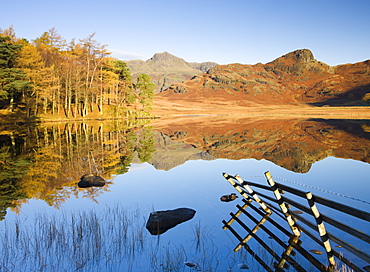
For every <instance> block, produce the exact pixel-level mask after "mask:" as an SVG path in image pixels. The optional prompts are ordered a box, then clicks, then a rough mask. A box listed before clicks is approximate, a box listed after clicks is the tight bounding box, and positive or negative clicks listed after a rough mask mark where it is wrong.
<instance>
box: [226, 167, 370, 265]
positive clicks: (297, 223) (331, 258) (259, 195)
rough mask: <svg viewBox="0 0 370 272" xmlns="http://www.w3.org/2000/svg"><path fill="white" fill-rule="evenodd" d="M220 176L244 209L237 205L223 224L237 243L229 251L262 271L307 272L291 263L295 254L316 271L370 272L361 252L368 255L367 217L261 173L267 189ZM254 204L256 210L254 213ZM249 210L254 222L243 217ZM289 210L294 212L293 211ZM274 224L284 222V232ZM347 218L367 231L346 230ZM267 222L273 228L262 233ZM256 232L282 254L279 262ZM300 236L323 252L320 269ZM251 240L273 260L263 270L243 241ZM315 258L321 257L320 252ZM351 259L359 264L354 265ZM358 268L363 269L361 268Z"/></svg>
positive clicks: (368, 258)
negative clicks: (242, 251)
mask: <svg viewBox="0 0 370 272" xmlns="http://www.w3.org/2000/svg"><path fill="white" fill-rule="evenodd" d="M223 176H224V177H225V179H226V180H227V181H228V182H229V183H230V184H231V185H232V186H233V187H234V188H235V189H236V190H237V191H238V192H239V193H240V194H241V195H242V196H243V199H242V201H243V203H244V204H243V206H240V205H236V207H237V209H238V210H237V212H236V213H230V216H231V218H230V220H229V221H225V220H224V221H223V224H224V226H223V228H224V229H225V230H226V229H228V230H230V231H231V232H232V233H233V235H234V236H235V237H236V238H237V240H238V241H239V244H238V245H237V246H236V248H235V249H234V251H238V250H240V249H241V248H245V249H246V250H247V252H249V253H250V254H251V255H252V256H253V257H254V258H255V259H256V260H257V262H258V263H259V264H260V265H261V266H262V267H263V268H264V269H265V270H266V271H284V269H285V268H287V267H289V266H291V267H293V268H294V269H295V270H296V271H306V269H305V268H304V267H302V266H301V264H299V262H297V261H296V260H295V259H294V258H293V255H295V254H296V253H295V251H294V249H295V250H296V251H297V252H298V253H299V254H300V255H301V256H303V257H304V258H305V259H306V260H307V261H309V263H311V264H312V265H313V266H315V267H316V268H317V269H318V270H319V271H334V270H336V269H338V267H340V265H343V264H345V265H347V266H348V267H349V268H351V269H352V270H354V271H369V270H368V268H369V266H368V265H369V264H370V255H369V253H367V252H366V248H367V249H368V251H369V249H370V235H369V232H370V224H367V223H368V222H370V213H368V212H366V211H362V210H359V209H356V208H354V207H350V206H347V205H344V204H342V203H339V202H335V201H332V200H328V199H325V198H322V197H320V196H317V195H314V194H312V193H311V192H304V191H301V190H298V189H295V188H292V187H289V186H286V185H284V184H280V183H277V182H275V181H274V180H273V178H272V176H271V174H270V173H269V172H266V173H265V177H266V180H267V185H263V184H259V183H255V182H251V181H245V180H243V179H242V178H241V177H240V176H238V175H235V176H231V175H228V174H226V173H223ZM271 192H272V193H271ZM286 195H289V196H286ZM301 198H303V201H299V200H293V199H301ZM302 202H303V203H302ZM256 204H257V205H258V206H259V207H256V206H255V205H256ZM319 205H320V206H322V207H326V208H325V209H326V210H327V211H330V214H332V211H335V213H338V212H339V213H341V214H346V216H348V218H349V219H348V220H346V221H348V222H349V223H348V224H345V223H343V222H340V221H339V220H336V219H334V218H331V217H329V216H327V215H325V214H323V213H320V212H319V208H318V206H319ZM248 207H249V208H250V209H249V210H253V214H256V215H255V216H253V215H252V212H248V210H247V208H248ZM292 207H294V208H295V209H298V210H296V211H292V209H291V208H292ZM320 208H321V207H320ZM241 215H244V216H246V217H247V218H248V219H249V220H251V221H252V222H253V224H255V226H254V228H253V229H251V228H249V227H248V226H247V224H246V223H245V221H243V220H242V219H241ZM256 217H260V218H261V219H257V218H256ZM279 218H280V221H281V218H282V219H284V222H286V227H284V226H283V224H281V222H280V223H279V222H278V221H279ZM352 218H354V219H357V220H360V221H362V222H363V221H365V225H367V230H366V232H365V231H361V230H358V229H356V228H355V227H353V224H351V221H352ZM233 222H237V223H238V227H239V228H240V227H241V228H242V229H243V230H245V231H246V232H247V236H245V237H244V238H243V237H242V236H241V235H240V234H239V233H238V231H237V230H236V229H237V228H235V227H234V226H232V224H233ZM248 222H250V221H248ZM266 222H269V223H270V226H273V227H274V231H272V230H271V229H270V228H268V227H266V224H265V223H266ZM326 226H330V228H331V231H330V232H328V231H327V230H326ZM260 229H261V230H263V231H264V232H265V233H266V234H267V235H269V238H271V239H273V240H274V241H276V242H277V244H278V245H279V246H281V247H282V248H283V254H282V255H280V256H279V255H278V254H277V253H276V251H277V250H273V249H272V248H271V247H270V246H269V245H268V244H267V243H266V242H264V241H263V239H261V238H259V236H258V235H257V231H258V230H260ZM276 230H278V232H276ZM337 232H342V233H345V234H346V235H345V236H347V237H348V235H349V238H347V239H346V240H344V239H342V238H339V237H338V236H337V235H334V234H333V233H337ZM277 233H279V234H283V235H285V237H289V242H288V244H286V243H284V242H283V241H282V239H281V238H279V235H276V234H277ZM347 234H348V235H347ZM303 235H307V237H308V239H311V240H313V241H314V242H315V243H316V244H317V245H319V246H321V247H322V248H323V249H324V250H325V252H326V256H327V258H326V259H327V261H326V262H325V263H323V262H322V261H319V260H318V259H317V258H315V257H314V255H312V251H309V250H306V249H305V248H304V247H303V246H302V236H303ZM280 237H281V236H280ZM252 238H253V239H255V240H256V241H257V242H258V243H259V244H260V245H261V246H262V247H263V248H264V249H265V250H266V252H268V253H269V254H270V255H271V256H272V257H273V259H274V260H275V262H274V265H273V266H271V265H269V264H267V263H266V262H265V261H264V260H263V258H261V257H260V256H258V255H257V254H256V252H254V251H253V250H252V249H251V248H250V247H249V246H248V241H249V240H251V239H252ZM348 240H351V241H352V240H356V241H359V243H362V244H363V245H364V246H363V247H362V248H365V250H362V249H359V248H358V247H356V246H353V245H352V244H351V242H348ZM332 243H335V244H337V246H336V247H338V248H340V249H341V250H342V248H343V249H345V250H346V252H338V250H335V249H333V247H332ZM316 253H321V251H318V252H316ZM347 255H348V256H349V258H348V257H347ZM354 259H356V260H358V261H354ZM359 264H360V265H359ZM360 266H361V267H362V268H360Z"/></svg>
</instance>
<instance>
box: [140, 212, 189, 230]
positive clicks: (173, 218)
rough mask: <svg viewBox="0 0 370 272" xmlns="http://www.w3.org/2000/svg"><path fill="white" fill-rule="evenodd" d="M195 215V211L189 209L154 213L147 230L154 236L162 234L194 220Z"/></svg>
mask: <svg viewBox="0 0 370 272" xmlns="http://www.w3.org/2000/svg"><path fill="white" fill-rule="evenodd" d="M194 215H195V211H194V210H192V209H188V208H178V209H175V210H167V211H156V212H152V213H150V216H149V219H148V222H147V223H146V228H147V230H148V231H149V232H150V234H152V235H158V234H162V233H164V232H166V231H167V230H169V229H171V228H173V227H175V226H177V225H178V224H180V223H183V222H185V221H188V220H190V219H192V218H193V217H194Z"/></svg>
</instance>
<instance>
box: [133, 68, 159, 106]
mask: <svg viewBox="0 0 370 272" xmlns="http://www.w3.org/2000/svg"><path fill="white" fill-rule="evenodd" d="M154 86H155V84H154V83H152V82H151V78H150V76H148V75H147V74H140V75H139V77H138V78H137V80H136V84H135V87H136V89H137V90H138V91H139V102H140V104H141V105H142V106H143V110H144V111H147V110H151V109H152V103H153V98H154Z"/></svg>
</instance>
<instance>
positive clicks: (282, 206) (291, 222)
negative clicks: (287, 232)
mask: <svg viewBox="0 0 370 272" xmlns="http://www.w3.org/2000/svg"><path fill="white" fill-rule="evenodd" d="M265 177H266V179H267V182H268V183H269V184H270V186H271V188H272V190H273V192H274V194H275V198H276V200H277V201H278V204H279V206H280V209H281V211H282V212H283V214H284V216H285V218H286V220H287V222H288V224H289V226H290V228H291V230H292V232H293V234H294V235H295V236H297V237H299V236H301V232H300V230H299V228H298V227H297V225H296V223H295V221H294V219H293V217H292V215H291V214H290V212H289V210H288V208H287V206H286V205H285V202H284V201H283V199H282V197H281V195H280V192H279V188H278V187H277V184H276V183H275V181H274V180H273V179H272V176H271V174H270V172H268V171H267V172H265Z"/></svg>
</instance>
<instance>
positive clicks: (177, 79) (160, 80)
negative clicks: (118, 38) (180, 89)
mask: <svg viewBox="0 0 370 272" xmlns="http://www.w3.org/2000/svg"><path fill="white" fill-rule="evenodd" d="M127 65H128V67H129V68H130V71H131V73H132V75H133V77H134V78H136V77H137V76H138V75H139V74H141V73H144V74H148V75H150V77H151V78H152V82H153V83H155V85H156V92H159V91H163V90H164V89H166V88H168V87H169V86H171V85H172V84H174V83H181V82H184V81H186V80H189V79H191V78H192V77H193V76H195V75H197V74H201V73H204V72H207V71H208V70H209V69H210V68H212V67H214V66H216V65H217V63H214V62H202V63H195V62H186V61H185V60H183V59H182V58H178V57H176V56H174V55H171V54H170V53H168V52H164V53H157V54H154V56H153V57H152V58H150V59H148V60H147V61H143V60H131V61H127Z"/></svg>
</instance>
